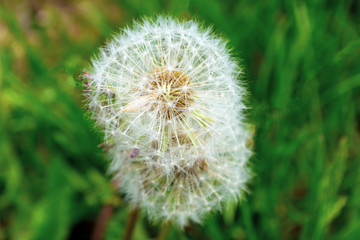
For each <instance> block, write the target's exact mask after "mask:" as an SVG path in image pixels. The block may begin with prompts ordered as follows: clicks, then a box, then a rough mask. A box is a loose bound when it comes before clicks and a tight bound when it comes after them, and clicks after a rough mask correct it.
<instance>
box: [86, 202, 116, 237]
mask: <svg viewBox="0 0 360 240" xmlns="http://www.w3.org/2000/svg"><path fill="white" fill-rule="evenodd" d="M113 212H114V206H113V205H111V204H105V205H104V206H103V207H102V209H101V212H100V214H99V216H98V218H97V219H96V223H95V226H94V229H93V232H92V235H91V240H101V239H103V234H104V232H105V228H106V225H107V222H108V221H109V219H110V217H111V215H112V214H113Z"/></svg>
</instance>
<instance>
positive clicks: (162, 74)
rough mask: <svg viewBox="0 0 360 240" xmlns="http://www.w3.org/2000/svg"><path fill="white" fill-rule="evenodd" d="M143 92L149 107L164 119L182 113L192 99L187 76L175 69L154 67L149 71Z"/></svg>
mask: <svg viewBox="0 0 360 240" xmlns="http://www.w3.org/2000/svg"><path fill="white" fill-rule="evenodd" d="M144 94H145V95H146V96H147V99H148V102H147V105H148V106H150V109H151V110H152V111H155V112H156V113H157V115H158V116H159V117H163V118H165V119H171V118H173V117H175V116H178V115H180V114H183V113H184V112H186V111H187V109H188V107H189V106H190V105H191V103H192V102H193V101H194V99H193V95H194V91H193V90H192V89H191V82H190V80H189V78H188V77H187V76H186V75H185V74H184V73H183V72H180V71H176V70H166V69H156V70H155V71H153V72H152V73H150V74H149V76H148V77H147V82H146V84H145V91H144Z"/></svg>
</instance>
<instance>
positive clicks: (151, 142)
mask: <svg viewBox="0 0 360 240" xmlns="http://www.w3.org/2000/svg"><path fill="white" fill-rule="evenodd" d="M240 74H241V69H240V68H239V67H238V66H237V64H236V62H235V61H233V60H232V59H231V56H230V54H229V52H228V50H227V48H226V43H225V42H224V41H222V40H221V39H219V38H218V37H216V36H215V35H213V34H212V33H211V31H210V30H209V29H202V28H201V27H200V26H199V25H198V24H197V23H196V22H194V21H188V22H181V21H177V20H174V19H171V18H167V17H159V18H157V19H156V20H154V21H153V20H143V21H142V22H138V23H135V24H134V26H133V27H132V28H126V29H125V30H124V31H123V32H121V33H120V34H118V35H116V36H115V37H114V38H113V40H112V41H110V42H109V43H108V44H107V45H106V46H105V47H104V48H103V49H101V50H100V54H99V56H98V57H97V58H95V59H94V60H93V61H92V67H91V70H90V72H89V73H85V76H84V77H85V79H87V81H86V83H85V88H86V89H85V90H86V91H85V93H84V94H86V96H87V107H88V109H89V110H90V111H91V114H92V116H93V118H95V119H96V122H97V124H98V125H99V126H100V127H101V128H102V129H103V131H104V133H105V144H106V146H107V152H108V154H109V157H110V159H111V165H110V167H109V171H110V172H111V173H112V174H113V175H114V177H115V178H118V179H120V181H119V183H118V188H119V190H120V191H121V192H123V193H125V195H126V197H127V200H128V201H129V202H130V203H131V205H132V206H133V207H139V208H141V209H143V210H145V211H146V212H147V214H148V216H149V218H151V219H153V220H154V221H163V222H165V221H168V220H171V221H172V222H174V223H175V224H177V225H179V226H181V227H183V226H185V225H186V224H188V222H189V221H190V220H192V221H195V222H201V220H202V219H203V217H204V216H205V215H206V213H208V212H210V211H213V210H220V209H221V208H222V206H223V205H224V203H227V202H229V201H230V200H232V199H235V200H238V199H240V198H241V197H242V195H243V192H244V191H245V190H246V183H247V181H248V179H249V177H250V173H249V169H248V167H247V161H248V159H249V157H250V155H251V150H250V149H249V147H248V144H247V141H248V140H249V138H250V137H251V136H250V135H251V134H250V132H249V130H248V127H247V126H246V124H245V123H244V122H243V121H244V114H243V111H244V109H245V106H244V104H243V101H242V100H243V96H244V94H245V89H244V87H242V86H239V85H238V78H239V75H240Z"/></svg>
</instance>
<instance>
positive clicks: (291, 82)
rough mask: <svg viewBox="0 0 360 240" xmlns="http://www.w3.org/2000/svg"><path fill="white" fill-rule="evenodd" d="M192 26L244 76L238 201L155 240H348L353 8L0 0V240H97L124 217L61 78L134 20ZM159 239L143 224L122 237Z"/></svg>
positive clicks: (356, 142)
mask: <svg viewBox="0 0 360 240" xmlns="http://www.w3.org/2000/svg"><path fill="white" fill-rule="evenodd" d="M157 14H169V15H171V16H178V17H180V18H183V19H193V18H195V19H198V20H200V21H202V22H204V24H205V25H212V26H213V29H214V30H215V31H216V32H217V33H218V34H220V35H222V36H223V37H224V38H226V39H227V40H228V41H229V46H231V48H232V49H233V55H234V57H237V58H239V59H242V60H241V64H242V65H243V66H244V67H245V69H246V71H245V72H246V75H245V80H246V82H247V86H248V88H249V91H250V95H249V100H248V102H249V105H250V106H251V109H250V110H249V111H248V121H249V122H251V123H252V124H254V125H256V136H255V140H254V151H255V156H254V157H253V159H252V163H253V169H254V172H255V173H256V176H255V178H254V180H253V182H252V183H251V184H250V186H249V187H250V189H251V194H249V195H248V196H247V199H246V200H243V201H242V203H241V204H239V205H235V204H233V203H232V204H230V207H229V208H228V209H226V210H224V212H223V213H217V214H212V215H211V216H209V217H208V218H207V219H206V221H205V224H204V225H203V226H199V225H195V224H194V225H191V226H190V227H188V228H187V229H185V231H184V232H183V231H180V230H178V229H176V228H172V227H170V229H168V232H167V233H166V235H165V236H166V238H168V239H251V240H255V239H334V240H335V239H360V161H359V160H360V154H359V152H360V150H359V149H360V148H359V146H360V138H359V133H360V40H359V39H360V38H359V36H360V4H359V1H357V0H336V1H335V0H334V1H333V0H312V1H310V0H309V1H300V0H299V1H280V0H266V1H259V0H258V1H254V0H242V1H231V0H224V1H220V0H218V1H215V0H197V1H195V0H194V1H193V0H170V1H165V0H148V1H140V0H124V1H121V2H116V1H101V0H95V1H84V0H79V1H74V2H73V1H59V0H49V1H45V0H42V1H36V0H29V1H20V0H16V1H6V2H4V0H2V1H0V239H21V240H23V239H40V240H41V239H89V238H90V235H91V232H92V229H93V225H94V222H95V220H96V218H97V215H98V214H99V212H100V210H101V208H102V206H103V205H105V204H112V205H114V206H115V211H114V214H113V215H112V217H111V219H110V221H109V223H108V224H107V228H106V232H105V239H120V238H121V236H122V235H123V233H124V226H125V223H126V219H127V215H128V212H129V208H128V206H127V205H126V202H124V201H123V200H122V197H121V196H119V195H118V194H117V193H116V191H115V190H113V188H112V186H111V184H110V182H111V177H110V176H108V175H107V174H106V166H107V161H106V159H105V156H104V154H103V153H102V150H101V149H100V148H98V147H97V145H98V144H100V143H101V142H102V136H101V133H99V132H98V131H97V129H96V128H94V123H93V122H92V121H91V120H90V119H88V118H87V117H85V116H84V113H85V111H84V110H83V109H81V108H82V103H81V101H82V98H81V93H80V91H79V89H77V88H76V83H75V81H74V77H73V76H74V74H77V73H79V72H80V71H81V70H82V69H84V68H85V67H86V66H87V64H88V61H89V59H90V57H91V56H92V55H93V54H94V53H96V49H97V48H98V47H100V46H101V45H102V44H103V43H104V42H105V41H106V39H108V38H110V37H111V34H112V33H113V32H116V31H117V30H118V28H119V27H121V26H124V25H125V24H128V23H131V22H132V19H138V18H141V17H142V16H155V15H157ZM162 231H164V230H162V228H161V226H157V225H155V226H154V225H152V224H151V223H149V222H148V221H147V219H146V218H145V217H144V215H142V216H141V220H140V221H138V222H137V225H136V228H135V233H134V236H133V237H134V239H150V238H154V237H156V236H157V235H158V234H160V233H161V232H162Z"/></svg>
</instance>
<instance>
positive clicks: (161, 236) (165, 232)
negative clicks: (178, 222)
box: [156, 221, 171, 240]
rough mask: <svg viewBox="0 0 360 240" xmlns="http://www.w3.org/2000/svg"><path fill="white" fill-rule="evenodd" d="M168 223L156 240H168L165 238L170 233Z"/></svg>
mask: <svg viewBox="0 0 360 240" xmlns="http://www.w3.org/2000/svg"><path fill="white" fill-rule="evenodd" d="M170 226H171V224H170V221H168V222H166V223H165V224H164V225H163V226H162V227H161V229H160V231H159V234H158V236H157V237H156V240H165V239H168V238H167V236H168V234H169V231H170Z"/></svg>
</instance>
